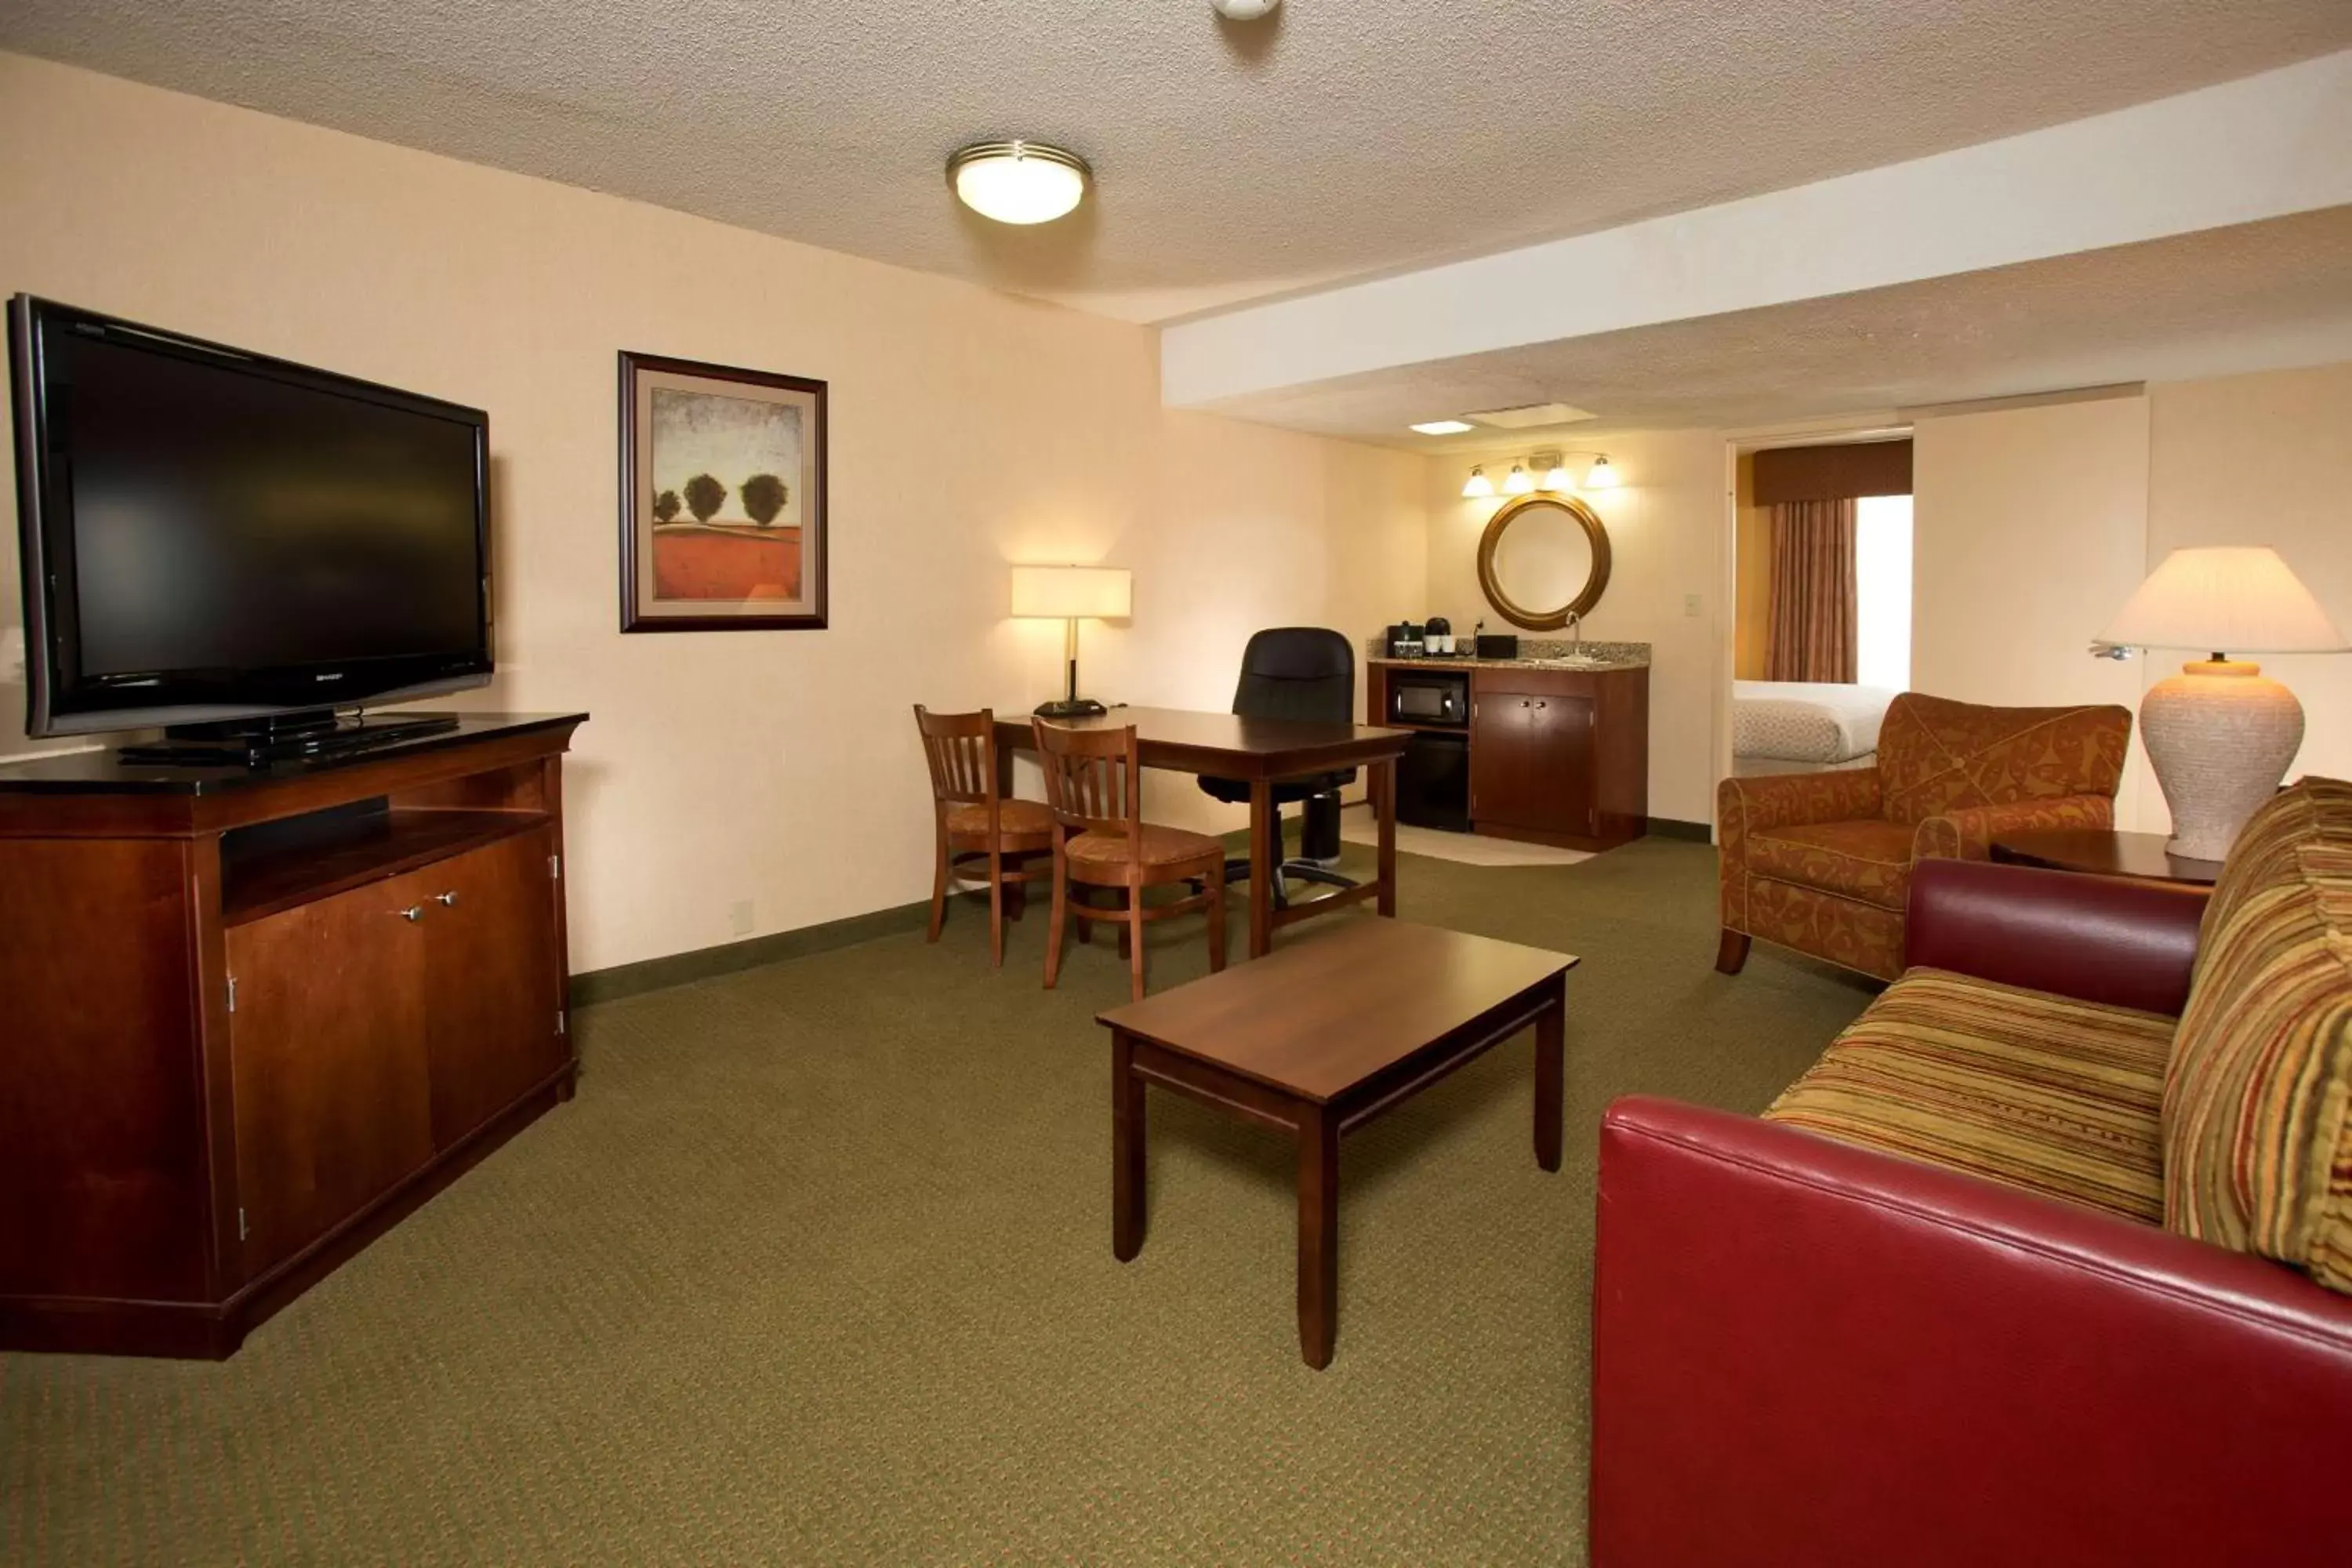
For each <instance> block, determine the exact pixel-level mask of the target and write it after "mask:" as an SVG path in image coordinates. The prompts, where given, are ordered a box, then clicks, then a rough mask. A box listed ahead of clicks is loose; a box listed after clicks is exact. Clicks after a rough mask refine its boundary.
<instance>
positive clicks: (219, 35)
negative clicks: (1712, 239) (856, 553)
mask: <svg viewBox="0 0 2352 1568" xmlns="http://www.w3.org/2000/svg"><path fill="white" fill-rule="evenodd" d="M2347 45H2352V5H2347V4H2346V3H2345V0H2068V3H2066V4H2063V5H2050V4H2049V3H2048V0H1907V3H1905V4H1901V5H1894V4H1866V3H1863V0H1844V3H1842V4H1824V3H1823V0H1738V3H1727V0H1646V3H1643V4H1640V5H1626V4H1623V3H1622V0H1486V3H1482V4H1475V5H1464V4H1458V3H1449V0H1418V3H1414V4H1405V3H1402V0H1288V3H1287V4H1286V5H1283V6H1282V7H1281V8H1280V9H1279V10H1278V11H1277V12H1276V13H1275V16H1274V17H1273V18H1272V19H1270V20H1269V21H1267V22H1264V23H1256V24H1230V23H1224V22H1222V21H1220V20H1219V19H1218V18H1217V17H1215V16H1213V14H1212V13H1211V11H1210V8H1209V6H1208V5H1207V4H1206V3H1205V0H1107V3H1106V0H1098V3H1096V4H1083V3H1081V4H1076V5H1049V4H1040V3H1039V0H855V3H843V0H833V3H830V4H817V3H814V0H651V3H647V0H509V3H506V4H499V5H483V4H481V3H480V0H395V3H394V4H390V5H386V4H383V3H382V0H169V3H163V0H5V4H0V47H8V48H14V49H19V50H23V51H26V52H28V53H31V54H36V55H42V56H47V57H48V58H55V59H61V60H68V61H71V62H74V63H77V64H81V65H86V66H89V67H92V68H97V69H100V70H103V71H109V72H112V73H114V74H117V75H121V76H126V77H131V78H134V79H139V80H142V81H149V82H153V83H157V84H160V85H162V86H165V87H171V88H177V89H183V90H185V91H189V92H194V93H199V94H202V95H204V96H205V97H207V98H213V99H219V100H226V101H228V102H232V103H240V104H246V105H248V106H251V107H253V108H257V109H262V110H269V111H271V112H273V113H278V114H284V115H289V116H292V117H294V118H296V119H300V120H307V121H315V122H318V123H320V124H323V125H331V126H335V127H338V128H340V129H342V130H346V131H351V132H358V133H359V134H362V135H365V136H372V137H376V138H380V139H383V140H386V141H391V142H402V143H405V144H407V145H409V146H414V147H422V148H427V149H430V150H432V151H435V152H438V153H447V154H450V155H452V156H455V157H458V158H464V159H467V160H470V161H473V162H476V163H488V164H492V165H495V166H498V167H501V168H507V169H514V170H519V171H522V172H524V173H528V174H540V175H544V176H547V177H549V178H552V179H557V180H562V181H565V182H567V183H570V184H577V185H584V186H589V187H592V188H593V189H597V190H604V191H612V192H616V193H618V194H620V195H627V196H633V197H636V198H639V199H641V200H645V201H649V202H656V203H659V204H661V205H666V206H671V207H677V208H680V209H683V210H685V211H688V212H692V213H698V214H701V215H703V216H709V217H713V218H718V219H721V220H723V221H726V222H729V223H734V224H740V225H743V226H747V227H751V228H755V229H762V230H765V231H767V232H769V233H772V234H778V235H784V236H788V237H792V238H795V239H801V240H806V241H809V242H811V243H813V244H816V245H821V246H825V247H831V248H833V249H836V250H844V251H848V252H851V253H853V254H856V255H861V256H867V257H873V258H877V259H880V260H884V261H890V262H896V263H899V264H901V265H904V266H908V267H915V268H925V269H928V270H931V271H937V272H944V273H950V274H954V275H958V276H962V277H967V278H972V279H981V280H984V281H987V282H990V283H993V284H996V285H998V286H1000V287H1003V288H1007V289H1015V290H1018V291H1022V292H1026V293H1034V294H1041V295H1045V296H1048V297H1051V298H1055V299H1059V300H1066V301H1067V302H1069V303H1072V304H1076V305H1079V306H1082V307H1085V308H1087V309H1091V310H1099V311H1103V312H1105V313H1108V314H1113V315H1120V316H1126V317H1129V318H1131V319H1134V320H1138V321H1156V320H1163V319H1166V318H1169V317H1171V316H1174V315H1178V314H1181V313H1185V312H1188V311H1193V310H1202V309H1206V308H1210V307H1213V306H1216V305H1220V304H1225V303H1231V302H1234V301H1236V300H1244V299H1251V298H1256V297H1260V296H1265V295H1268V294H1274V293H1280V292H1284V291H1287V290H1293V289H1300V288H1304V287H1309V286H1312V285H1316V284H1319V283H1324V282H1328V281H1331V280H1333V279H1339V278H1343V277H1352V276H1359V275H1362V274H1366V273H1370V272H1377V271H1383V270H1393V269H1398V268H1407V267H1411V266H1415V265H1419V264H1422V263H1425V262H1428V261H1432V260H1436V259H1442V258H1454V257H1460V256H1465V255H1472V254H1476V253H1479V252H1483V251H1489V250H1496V249H1501V248H1505V247H1510V246H1513V245H1517V244H1521V243H1524V242H1527V241H1529V240H1533V239H1538V238H1546V237H1554V236H1559V235H1564V234H1570V233H1576V232H1580V231H1584V230H1589V229H1594V228H1601V227H1606V226H1612V225H1615V224H1620V223H1624V222H1628V221H1631V220H1633V219H1637V218H1641V217H1645V216H1654V215H1657V214H1660V213H1664V212H1671V211H1678V210H1682V209H1685V208H1689V207H1694V206H1700V205H1707V204H1711V203H1715V202H1719V201H1723V200H1727V199H1728V198H1732V197H1737V196H1740V195H1752V194H1755V193H1757V192H1760V191H1767V190H1774V189H1779V188H1782V187H1785V186H1789V185H1793V184H1803V183H1805V182H1808V181H1811V180H1815V179H1820V178H1823V177H1825V176H1829V175H1832V174H1843V173H1845V172H1848V171H1851V170H1854V169H1859V168H1864V167H1870V166H1874V165H1876V164H1880V163H1890V162H1895V161H1897V160H1900V159H1905V158H1910V157H1916V156H1919V155H1922V154H1925V153H1933V152H1937V151H1941V150H1944V149H1947V148H1951V147H1956V146H1961V145H1965V144H1968V143H1970V142H1980V141H1984V140H1988V139H1990V138H1992V137H1997V136H2001V135H2007V134H2011V133H2013V132H2021V131H2026V130H2031V129H2034V128H2036V127H2039V126H2042V125H2047V124H2052V123H2055V122H2057V121H2063V120H2070V119H2074V118H2078V117H2080V116H2083V115H2086V114H2092V113H2096V112H2099V111H2101V110H2108V109H2114V108H2118V107H2121V106H2123V105H2125V104H2128V103H2134V102H2138V101H2142V100H2147V99H2153V98H2158V97H2162V96H2165V95H2167V94H2170V93H2174V92H2178V91H2181V90H2183V89H2189V88H2193V87H2198V86H2202V85H2205V84H2208V83H2210V82H2215V81H2220V80H2223V79H2229V78H2231V77H2238V76H2244V75H2248V74H2251V73H2252V72H2254V71H2257V70H2262V69H2266V68H2270V67H2273V66H2276V65H2281V64H2284V63H2286V62H2288V61H2291V60H2294V59H2300V58H2306V57H2309V56H2313V55H2318V54H2323V53H2326V52H2329V51H2331V50H2334V49H2336V48H2340V47H2346V46H2347ZM1004 135H1024V136H1030V137H1034V138H1037V139H1041V140H1049V141H1058V142H1066V144H1068V145H1070V146H1072V147H1074V148H1076V150H1078V151H1079V152H1081V153H1085V154H1086V155H1087V157H1088V158H1089V159H1091V160H1092V161H1093V163H1094V165H1095V168H1096V170H1097V174H1099V176H1100V180H1101V186H1100V192H1099V199H1098V200H1097V201H1095V202H1090V203H1089V204H1088V205H1087V206H1086V207H1083V208H1081V209H1080V212H1079V215H1078V216H1076V217H1073V218H1070V219H1066V220H1065V221H1064V222H1062V223H1059V224H1055V225H1051V226H1047V227H1045V228H1044V229H1042V230H1031V231H1020V230H1008V229H1004V228H1001V227H999V226H995V225H992V224H989V223H987V222H986V221H985V220H982V219H980V218H976V217H972V216H970V215H967V214H965V213H964V212H962V210H961V209H960V208H959V207H957V206H956V205H955V204H954V203H953V201H952V200H951V199H950V196H949V194H948V191H947V188H946V183H945V181H944V179H943V177H942V175H941V172H940V171H941V167H942V164H943V163H944V160H945V158H946V155H947V153H949V152H950V150H951V149H953V148H954V147H956V146H957V145H959V144H961V143H962V142H969V141H973V140H978V139H982V138H986V137H995V136H1004Z"/></svg>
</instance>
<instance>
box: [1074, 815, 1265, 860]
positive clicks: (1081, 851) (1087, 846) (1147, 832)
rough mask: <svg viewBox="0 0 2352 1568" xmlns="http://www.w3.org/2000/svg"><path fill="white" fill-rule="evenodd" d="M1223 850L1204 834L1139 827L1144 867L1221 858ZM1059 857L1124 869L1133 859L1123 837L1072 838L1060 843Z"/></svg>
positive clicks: (1218, 841)
mask: <svg viewBox="0 0 2352 1568" xmlns="http://www.w3.org/2000/svg"><path fill="white" fill-rule="evenodd" d="M1224 848H1225V847H1224V842H1223V840H1222V839H1217V838H1212V837H1209V836H1208V835H1207V834H1205V833H1193V832H1191V831H1189V830H1187V829H1185V828H1181V827H1161V826H1158V825H1156V824H1153V823H1149V822H1147V823H1145V824H1144V825H1143V833H1142V836H1141V843H1140V845H1139V853H1140V855H1141V858H1142V861H1143V864H1144V865H1146V866H1173V865H1177V864H1179V863H1181V862H1182V861H1186V860H1198V859H1200V858H1202V857H1203V856H1207V855H1223V853H1224ZM1062 853H1063V854H1065V855H1066V856H1068V857H1069V858H1071V859H1072V860H1074V861H1076V862H1077V863H1078V864H1080V865H1084V866H1124V865H1126V864H1127V863H1128V862H1129V860H1130V859H1133V858H1135V856H1136V852H1135V851H1130V850H1129V847H1128V842H1127V835H1126V834H1124V833H1079V834H1075V835H1073V836H1072V837H1070V838H1069V839H1067V840H1066V841H1065V842H1064V844H1063V846H1062Z"/></svg>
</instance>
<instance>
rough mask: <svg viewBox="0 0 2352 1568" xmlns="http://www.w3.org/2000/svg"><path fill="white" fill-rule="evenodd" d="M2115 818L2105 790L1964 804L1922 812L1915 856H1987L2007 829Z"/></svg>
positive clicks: (2093, 823)
mask: <svg viewBox="0 0 2352 1568" xmlns="http://www.w3.org/2000/svg"><path fill="white" fill-rule="evenodd" d="M2115 822H2116V805H2115V802H2114V801H2112V800H2110V799H2108V798H2107V797H2106V796H2105V795H2057V796H2053V797H2052V798H2050V799H2046V800H2012V801H2008V802H2004V803H2003V804H2001V805H1970V806H1962V807H1960V808H1959V809H1958V810H1955V811H1944V812H1938V813H1937V814H1936V815H1935V816H1924V817H1921V818H1920V819H1919V825H1918V826H1917V827H1916V828H1915V829H1914V830H1913V831H1912V834H1911V858H1913V859H1914V860H1932V859H1936V858H1946V859H1952V860H1984V859H1989V858H1990V857H1991V855H1992V841H1993V839H1994V838H1995V837H1997V836H1998V835H2000V834H2003V833H2015V832H2018V831H2019V830H2021V829H2023V828H2028V827H2113V826H2115Z"/></svg>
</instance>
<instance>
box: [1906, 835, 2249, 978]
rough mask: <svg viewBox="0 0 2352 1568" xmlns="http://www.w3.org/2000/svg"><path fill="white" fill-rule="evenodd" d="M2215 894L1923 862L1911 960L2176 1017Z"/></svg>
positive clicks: (1915, 880) (1915, 894)
mask: <svg viewBox="0 0 2352 1568" xmlns="http://www.w3.org/2000/svg"><path fill="white" fill-rule="evenodd" d="M2206 897H2207V894H2206V889H2202V888H2190V887H2183V886H2179V885H2176V884H2174V883H2170V882H2143V881H2137V880H2135V879H2130V878H2126V877H2091V876H2084V875H2083V874H2081V873H2079V872H2074V871H2050V870H2044V869H2042V868H2039V867H2033V866H2002V865H1994V864H1991V863H1990V862H1987V861H1982V860H1922V861H1921V862H1919V864H1918V865H1917V866H1916V868H1914V869H1913V870H1912V873H1911V896H1910V905H1909V912H1908V914H1907V915H1906V921H1905V936H1904V959H1905V962H1906V963H1908V964H1913V965H1918V966H1922V967H1926V968H1929V969H1948V970H1951V971H1953V972H1955V973H1960V974H1973V975H1975V976H1976V977H1977V978H1978V979H1979V980H1992V981H1998V982H2000V984H2004V985H2021V986H2023V987H2024V988H2025V989H2027V990H2029V991H2048V992H2052V993H2054V994H2058V995H2061V996H2072V997H2074V998H2076V999H2078V1000H2080V1001H2084V1002H2098V1003H2104V1004H2105V1005H2107V1006H2110V1007H2137V1008H2138V1009H2140V1010H2141V1011H2142V1012H2146V1013H2165V1014H2169V1015H2172V1016H2179V1012H2180V1009H2181V1007H2182V1006H2183V1005H2185V1004H2186V1003H2187V1001H2188V999H2189V975H2190V973H2192V971H2193V970H2194V969H2195V967H2196V963H2197V932H2198V924H2199V922H2200V921H2201V920H2202V919H2203V918H2204V914H2205V900H2206Z"/></svg>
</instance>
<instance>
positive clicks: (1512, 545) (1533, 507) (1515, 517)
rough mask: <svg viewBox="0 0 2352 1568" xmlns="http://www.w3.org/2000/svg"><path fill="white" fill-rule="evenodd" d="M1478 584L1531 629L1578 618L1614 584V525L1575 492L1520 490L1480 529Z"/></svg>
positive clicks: (1514, 619)
mask: <svg viewBox="0 0 2352 1568" xmlns="http://www.w3.org/2000/svg"><path fill="white" fill-rule="evenodd" d="M1478 586H1479V587H1480V588H1481V589H1483V590H1485V592H1486V602H1487V603H1488V604H1490V605H1494V606H1495V609H1496V612H1497V613H1499V614H1500V615H1501V616H1502V617H1503V618H1504V619H1505V620H1507V621H1508V622H1510V623H1511V624H1512V625H1513V626H1523V627H1525V628H1526V629H1527V630H1528V631H1531V632H1549V631H1555V630H1557V629H1559V627H1561V626H1566V625H1568V620H1569V617H1570V616H1576V617H1577V618H1578V619H1579V620H1581V619H1582V618H1583V617H1584V616H1589V615H1591V613H1592V606H1593V605H1597V604H1599V603H1600V602H1601V593H1602V592H1603V590H1605V589H1606V588H1607V587H1608V586H1609V530H1608V529H1607V528H1606V527H1604V526H1603V525H1602V523H1601V517H1600V514H1599V513H1597V512H1595V511H1594V510H1592V509H1591V507H1589V506H1587V505H1586V504H1585V503H1584V502H1583V501H1582V500H1579V499H1578V498H1576V497H1575V496H1556V495H1531V496H1521V497H1519V499H1518V500H1515V501H1512V502H1510V503H1509V504H1507V505H1506V506H1504V507H1503V508H1502V509H1501V510H1497V511H1496V513H1495V516H1494V518H1493V520H1492V521H1489V522H1488V523H1487V524H1486V532H1485V533H1483V534H1481V535H1479V538H1478ZM1555 606H1556V607H1555Z"/></svg>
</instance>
